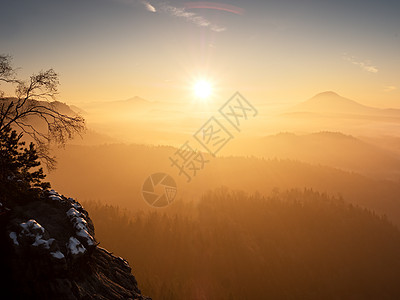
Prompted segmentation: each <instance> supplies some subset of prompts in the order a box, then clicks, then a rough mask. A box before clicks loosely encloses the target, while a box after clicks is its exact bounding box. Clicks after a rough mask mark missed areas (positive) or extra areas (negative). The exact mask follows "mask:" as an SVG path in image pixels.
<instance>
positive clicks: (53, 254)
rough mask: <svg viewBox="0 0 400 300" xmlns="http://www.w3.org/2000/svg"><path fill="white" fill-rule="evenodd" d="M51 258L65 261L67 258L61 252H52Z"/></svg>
mask: <svg viewBox="0 0 400 300" xmlns="http://www.w3.org/2000/svg"><path fill="white" fill-rule="evenodd" d="M50 254H51V256H53V257H54V258H57V259H63V258H64V257H65V256H64V254H62V253H61V252H60V251H56V252H50Z"/></svg>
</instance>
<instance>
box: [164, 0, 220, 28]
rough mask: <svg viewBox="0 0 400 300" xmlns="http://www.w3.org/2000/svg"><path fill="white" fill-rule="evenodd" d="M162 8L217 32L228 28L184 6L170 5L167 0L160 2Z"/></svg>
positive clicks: (175, 15) (172, 14)
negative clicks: (189, 10)
mask: <svg viewBox="0 0 400 300" xmlns="http://www.w3.org/2000/svg"><path fill="white" fill-rule="evenodd" d="M160 8H161V9H162V10H163V11H164V12H166V13H167V14H169V15H171V16H174V17H178V18H183V19H185V20H186V21H188V22H191V23H193V24H195V25H197V26H199V27H207V28H209V29H210V30H212V31H215V32H223V31H225V30H226V27H222V26H218V25H216V24H213V23H212V22H211V21H209V20H207V19H206V18H204V17H202V16H200V15H198V14H196V13H193V12H188V11H187V10H186V9H185V8H183V7H175V6H172V5H169V4H167V3H165V2H161V3H160Z"/></svg>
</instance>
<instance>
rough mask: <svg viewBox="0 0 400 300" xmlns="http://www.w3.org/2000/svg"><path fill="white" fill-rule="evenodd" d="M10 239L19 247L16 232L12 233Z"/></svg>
mask: <svg viewBox="0 0 400 300" xmlns="http://www.w3.org/2000/svg"><path fill="white" fill-rule="evenodd" d="M10 238H11V239H12V240H13V242H14V245H17V246H19V242H18V239H17V233H16V232H14V231H12V232H10Z"/></svg>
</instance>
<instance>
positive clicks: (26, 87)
mask: <svg viewBox="0 0 400 300" xmlns="http://www.w3.org/2000/svg"><path fill="white" fill-rule="evenodd" d="M1 82H3V83H6V84H10V85H13V86H15V95H13V97H5V93H4V92H2V91H1V90H0V133H4V132H5V131H6V130H9V128H12V129H15V130H18V131H19V132H23V133H25V134H27V135H28V136H30V137H31V138H32V139H33V140H34V141H35V144H36V146H37V154H38V156H39V157H40V158H41V159H43V160H44V161H45V162H46V164H47V166H48V167H49V168H53V167H54V164H55V160H54V157H52V156H50V155H49V145H50V143H51V142H55V143H56V144H58V145H65V142H66V141H67V140H68V139H70V138H72V137H73V135H74V134H75V133H78V134H80V133H81V132H82V131H83V130H84V129H85V123H84V119H83V118H82V117H81V116H79V115H74V116H69V115H67V114H63V113H61V112H59V111H57V108H56V106H55V104H54V103H52V102H51V101H50V100H51V99H54V98H55V96H56V95H57V88H58V85H59V80H58V74H57V73H56V72H54V70H53V69H49V70H47V71H40V72H39V73H38V74H33V75H32V76H30V78H29V80H27V81H23V80H20V79H17V77H16V70H15V69H14V68H13V67H12V65H11V57H10V56H7V55H0V83H1ZM33 118H39V120H41V121H42V122H44V124H46V130H44V131H43V130H39V129H38V128H37V127H35V126H34V125H33V124H32V119H33Z"/></svg>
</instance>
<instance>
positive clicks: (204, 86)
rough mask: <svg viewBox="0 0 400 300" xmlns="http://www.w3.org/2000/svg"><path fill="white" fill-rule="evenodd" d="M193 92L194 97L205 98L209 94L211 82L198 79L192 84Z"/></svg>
mask: <svg viewBox="0 0 400 300" xmlns="http://www.w3.org/2000/svg"><path fill="white" fill-rule="evenodd" d="M193 90H194V94H195V95H196V97H198V98H201V99H206V98H208V97H209V96H210V95H211V92H212V87H211V83H210V82H208V81H206V80H199V81H197V82H196V83H195V84H194V86H193Z"/></svg>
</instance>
